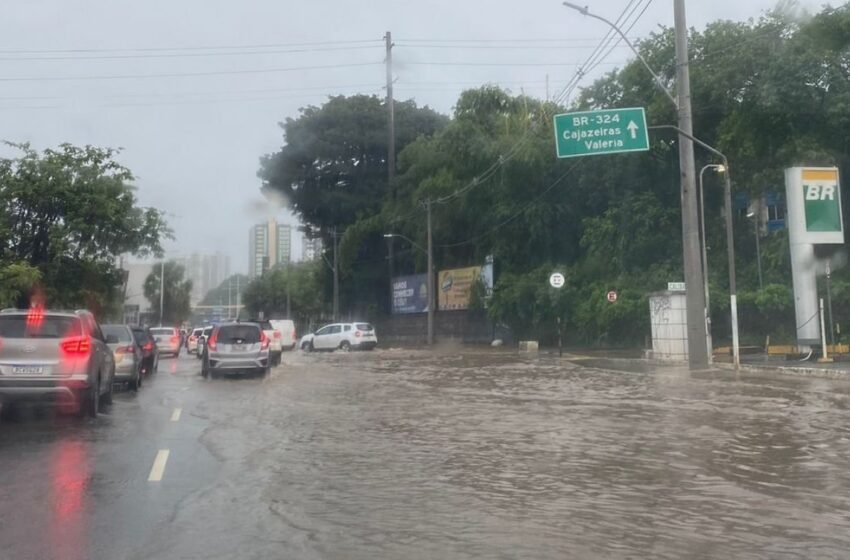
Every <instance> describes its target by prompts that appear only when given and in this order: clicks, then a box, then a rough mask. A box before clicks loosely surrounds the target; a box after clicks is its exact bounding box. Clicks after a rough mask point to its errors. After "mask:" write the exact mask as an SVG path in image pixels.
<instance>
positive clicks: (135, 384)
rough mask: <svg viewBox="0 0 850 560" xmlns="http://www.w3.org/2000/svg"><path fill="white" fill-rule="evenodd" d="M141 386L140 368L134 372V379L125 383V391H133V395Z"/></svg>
mask: <svg viewBox="0 0 850 560" xmlns="http://www.w3.org/2000/svg"><path fill="white" fill-rule="evenodd" d="M141 386H142V370H141V368H139V369H137V370H136V377H135V378H134V379H131V380H130V381H128V382H127V389H129V390H130V391H133V392H134V393H135V392H136V391H138V390H139V387H141Z"/></svg>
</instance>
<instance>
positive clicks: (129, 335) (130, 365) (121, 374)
mask: <svg viewBox="0 0 850 560" xmlns="http://www.w3.org/2000/svg"><path fill="white" fill-rule="evenodd" d="M101 329H102V330H103V334H105V335H106V339H107V340H108V341H110V342H109V343H108V344H109V349H110V350H112V355H113V358H114V359H115V382H116V383H126V384H127V388H128V389H130V390H131V391H138V390H139V388H140V387H141V386H142V349H141V348H140V347H139V345H138V343H137V342H136V339H135V338H134V337H133V330H132V329H131V328H130V327H129V326H127V325H101Z"/></svg>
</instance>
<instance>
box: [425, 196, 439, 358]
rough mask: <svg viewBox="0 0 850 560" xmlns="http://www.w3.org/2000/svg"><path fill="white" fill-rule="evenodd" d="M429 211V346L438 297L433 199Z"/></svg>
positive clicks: (431, 339)
mask: <svg viewBox="0 0 850 560" xmlns="http://www.w3.org/2000/svg"><path fill="white" fill-rule="evenodd" d="M425 208H426V210H427V211H428V346H433V344H434V307H436V301H437V298H436V297H435V296H436V294H435V293H434V243H433V239H432V238H431V199H430V198H429V199H428V200H426V201H425Z"/></svg>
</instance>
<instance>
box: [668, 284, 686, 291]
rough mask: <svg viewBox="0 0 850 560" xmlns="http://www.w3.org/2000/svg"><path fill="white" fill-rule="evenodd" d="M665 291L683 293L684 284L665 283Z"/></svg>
mask: <svg viewBox="0 0 850 560" xmlns="http://www.w3.org/2000/svg"><path fill="white" fill-rule="evenodd" d="M667 291H668V292H684V291H685V283H684V282H667Z"/></svg>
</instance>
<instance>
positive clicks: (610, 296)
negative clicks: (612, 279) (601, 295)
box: [607, 290, 617, 303]
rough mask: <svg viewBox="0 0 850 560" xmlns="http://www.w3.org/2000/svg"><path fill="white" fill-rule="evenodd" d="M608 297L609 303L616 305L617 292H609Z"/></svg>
mask: <svg viewBox="0 0 850 560" xmlns="http://www.w3.org/2000/svg"><path fill="white" fill-rule="evenodd" d="M607 297H608V302H609V303H616V301H617V292H615V291H614V290H611V291H610V292H608V296H607Z"/></svg>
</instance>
